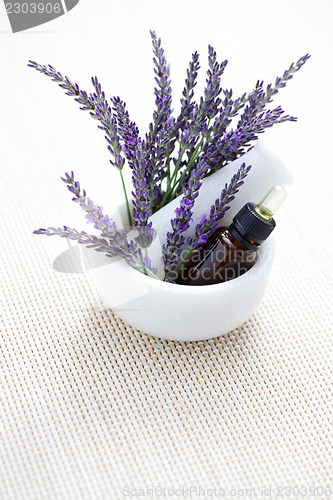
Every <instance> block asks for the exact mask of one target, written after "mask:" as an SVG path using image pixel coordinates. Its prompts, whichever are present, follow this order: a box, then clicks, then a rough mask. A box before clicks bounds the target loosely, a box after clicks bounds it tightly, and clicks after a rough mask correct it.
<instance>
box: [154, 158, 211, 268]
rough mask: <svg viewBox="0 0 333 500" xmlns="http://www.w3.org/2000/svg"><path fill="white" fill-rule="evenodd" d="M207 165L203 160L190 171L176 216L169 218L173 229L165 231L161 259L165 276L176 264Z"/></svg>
mask: <svg viewBox="0 0 333 500" xmlns="http://www.w3.org/2000/svg"><path fill="white" fill-rule="evenodd" d="M207 169H208V166H207V164H206V163H205V162H204V161H200V162H199V165H198V166H197V167H196V168H195V169H193V170H192V171H191V174H190V177H189V181H188V183H187V184H186V186H184V188H183V195H184V196H183V198H182V199H181V201H180V206H179V207H177V208H176V210H175V214H176V217H175V218H174V219H172V220H171V227H172V229H173V231H172V232H171V231H170V232H168V233H167V242H166V244H165V245H163V248H162V251H163V260H164V270H165V274H166V276H167V275H168V274H169V273H170V272H171V271H172V270H173V269H174V268H175V267H176V266H177V263H178V260H179V255H180V254H181V252H182V247H183V245H184V243H185V237H184V234H183V233H184V232H185V231H186V230H187V229H188V228H189V227H190V221H191V220H192V213H193V212H192V208H193V206H194V202H195V199H196V198H197V196H198V195H199V189H200V187H201V185H202V179H203V178H204V177H205V175H206V172H207Z"/></svg>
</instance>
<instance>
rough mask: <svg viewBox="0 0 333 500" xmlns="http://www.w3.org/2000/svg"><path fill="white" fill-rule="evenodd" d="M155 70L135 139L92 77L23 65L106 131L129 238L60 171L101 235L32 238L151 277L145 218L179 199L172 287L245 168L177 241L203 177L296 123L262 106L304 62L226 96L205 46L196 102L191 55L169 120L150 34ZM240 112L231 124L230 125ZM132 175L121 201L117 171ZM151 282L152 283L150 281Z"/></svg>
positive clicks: (117, 102)
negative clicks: (148, 107)
mask: <svg viewBox="0 0 333 500" xmlns="http://www.w3.org/2000/svg"><path fill="white" fill-rule="evenodd" d="M151 38H152V44H153V54H154V57H153V62H154V73H155V83H156V85H155V90H154V94H155V110H154V113H153V119H152V122H151V123H150V125H149V130H148V132H147V133H146V134H145V136H144V137H143V136H141V135H140V132H139V130H138V127H137V126H136V124H135V122H133V121H131V119H130V116H129V113H128V111H127V108H126V104H125V102H123V101H122V100H121V99H120V98H119V97H112V98H111V99H110V100H108V99H107V98H106V96H105V93H104V91H103V90H102V87H101V84H100V83H99V81H98V79H97V77H93V78H92V86H93V92H92V93H87V92H86V91H84V90H81V89H80V87H79V85H78V84H77V83H72V81H71V80H70V79H69V78H68V77H67V76H62V75H61V73H59V72H58V71H57V70H56V69H55V68H53V67H52V66H50V65H49V66H43V65H40V64H38V63H36V62H34V61H29V66H31V67H32V68H35V69H36V70H37V71H39V72H40V73H43V74H44V75H46V76H48V77H50V78H51V79H52V80H53V81H54V82H57V83H58V84H59V86H60V87H61V88H63V89H64V90H65V91H66V94H67V95H69V96H71V97H73V98H74V100H75V101H76V102H77V103H78V104H79V105H80V109H81V110H83V111H89V114H90V116H91V117H92V118H94V119H95V120H96V121H97V125H98V128H99V129H101V130H102V131H103V132H104V134H105V139H106V142H107V147H108V150H109V153H110V155H111V159H110V163H111V165H113V166H114V167H116V168H117V170H118V171H119V174H120V180H121V185H122V188H123V191H124V197H125V201H126V207H127V215H128V220H129V223H130V225H131V226H133V232H134V235H135V236H134V238H133V237H132V238H129V235H128V233H127V231H126V230H125V229H119V228H118V227H117V225H116V223H115V222H114V221H113V220H112V219H111V218H110V217H109V216H108V215H107V214H104V213H103V210H102V207H100V206H98V205H95V204H94V202H93V201H92V200H91V199H90V198H88V197H87V194H86V191H85V190H83V189H81V186H80V184H79V182H78V181H77V180H75V178H74V173H73V172H71V173H66V174H65V176H64V177H63V178H62V180H63V181H64V183H65V184H66V185H67V188H68V190H69V191H70V192H71V193H72V195H73V201H74V202H76V203H78V204H79V205H80V207H81V209H82V210H83V211H84V212H86V219H87V220H88V222H90V223H92V224H93V226H94V228H95V229H96V230H97V231H98V232H99V236H96V235H92V234H88V233H86V232H85V231H77V230H75V229H72V228H70V227H67V226H64V227H63V228H54V227H49V228H47V229H38V230H37V231H34V233H35V234H45V235H47V236H53V235H58V236H60V237H63V238H68V239H71V240H76V241H77V242H78V243H81V244H83V245H85V246H87V247H88V248H94V249H95V250H96V251H98V252H104V253H105V254H106V255H107V256H108V257H114V256H120V257H121V258H123V259H124V260H125V261H126V262H127V263H128V264H129V265H130V266H132V267H134V268H135V269H137V270H138V271H140V272H143V273H144V274H146V275H148V276H151V277H154V278H157V276H156V269H154V268H153V266H152V262H151V260H150V259H149V257H148V248H149V247H150V245H151V243H152V241H153V235H154V228H153V227H152V222H150V221H149V218H150V216H151V215H152V214H153V213H154V212H156V211H158V210H159V209H160V208H162V207H163V206H164V205H166V204H167V203H169V202H170V201H172V200H173V199H175V198H177V197H180V203H179V206H178V207H177V208H176V210H175V213H174V217H173V219H172V220H171V221H170V231H168V233H167V235H166V243H165V244H164V245H163V248H162V253H163V262H164V280H165V281H172V279H173V278H174V277H175V275H176V273H177V269H178V268H179V266H180V265H181V263H182V262H183V261H184V260H185V259H186V257H188V256H189V254H190V253H192V252H193V251H194V250H199V249H200V248H201V246H202V245H203V244H204V243H205V242H206V241H207V239H208V237H209V236H210V234H211V233H212V232H213V231H214V230H215V229H216V228H217V227H218V225H219V224H220V221H221V219H222V218H223V216H224V214H225V213H226V211H227V210H228V209H229V205H230V203H231V201H232V200H233V199H234V198H235V195H236V194H237V192H238V190H239V188H240V187H241V186H242V184H243V183H244V180H245V178H246V176H247V174H248V172H249V171H250V169H251V165H246V164H245V163H243V164H242V165H241V166H240V168H239V169H238V171H237V173H236V174H235V175H234V176H233V177H232V179H230V182H229V184H226V185H225V187H224V189H223V190H222V192H221V195H220V197H219V198H218V199H216V200H212V206H211V208H210V211H209V214H208V215H207V214H203V215H202V217H201V218H200V219H199V221H198V223H197V225H196V227H195V234H194V236H193V237H187V238H186V237H185V231H186V230H187V229H188V228H189V226H190V222H191V221H192V213H193V212H192V209H193V206H194V203H195V199H196V197H197V196H198V194H199V190H200V187H201V185H202V180H203V179H204V178H205V177H207V176H209V175H211V174H213V173H214V172H216V171H217V170H219V169H221V168H223V167H224V166H226V165H227V164H228V163H229V162H231V161H233V160H235V159H236V158H238V157H240V156H241V155H243V154H244V153H246V152H248V151H249V150H250V149H251V148H252V147H253V145H254V143H255V141H256V140H257V139H258V134H261V133H263V132H264V131H265V130H266V128H269V127H272V126H273V125H275V124H277V123H282V122H285V121H296V118H295V117H293V116H289V115H286V114H285V113H284V111H283V109H282V108H281V107H280V106H278V107H276V108H274V109H267V105H268V104H269V103H271V102H272V98H273V96H275V95H276V94H277V93H278V91H279V90H280V89H281V88H283V87H285V85H286V83H287V81H288V80H290V79H291V78H292V77H293V75H294V73H296V72H297V71H298V70H299V69H300V68H301V67H302V66H303V64H305V62H306V61H307V60H308V59H309V57H310V56H309V55H308V54H306V55H305V56H303V57H301V58H300V59H299V60H298V61H297V62H296V63H293V64H291V66H290V67H289V69H287V70H286V71H285V72H284V73H283V75H282V77H277V78H276V80H275V83H274V84H268V85H264V82H263V81H258V82H257V83H256V85H255V87H254V89H253V90H252V91H251V92H249V93H244V94H243V95H241V96H240V97H236V98H235V97H234V96H233V91H232V90H231V89H223V88H222V87H221V77H222V75H223V73H224V70H225V68H226V66H227V61H226V60H225V61H223V62H221V63H219V62H218V61H217V55H216V52H215V50H214V48H213V47H212V46H210V45H209V46H208V71H207V79H206V87H205V89H204V93H203V95H202V96H201V97H200V99H199V101H198V102H196V101H195V100H194V88H195V86H196V83H197V75H198V71H199V69H200V63H199V55H198V53H197V52H195V53H194V54H192V58H191V61H190V63H189V67H188V69H187V77H186V80H185V86H184V90H183V93H182V98H181V101H180V103H181V110H180V113H179V115H178V117H175V116H174V115H173V110H172V90H171V79H170V68H169V65H168V63H167V61H166V58H165V55H164V50H163V48H162V46H161V39H160V38H158V37H157V36H156V34H155V32H154V31H151ZM240 112H241V114H240V116H239V117H238V119H237V118H236V117H237V116H238V115H239V113H240ZM124 166H126V167H125V168H130V169H131V173H132V183H133V188H132V189H133V190H132V191H131V195H132V197H131V198H132V199H131V200H130V199H129V196H128V194H127V189H126V186H125V182H124V177H123V174H122V170H123V168H124ZM157 279H158V278H157Z"/></svg>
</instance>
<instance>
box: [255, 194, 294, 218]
mask: <svg viewBox="0 0 333 500" xmlns="http://www.w3.org/2000/svg"><path fill="white" fill-rule="evenodd" d="M286 198H287V191H286V189H285V188H284V187H283V186H274V187H272V189H270V190H269V191H268V193H267V194H266V195H265V196H264V197H263V199H262V200H261V201H260V202H259V203H258V204H257V205H256V206H255V207H254V210H255V211H256V212H257V214H258V215H260V217H262V218H263V219H265V220H270V219H271V218H272V217H273V215H274V214H275V212H276V211H277V209H278V208H280V206H281V205H282V203H283V202H284V200H285V199H286Z"/></svg>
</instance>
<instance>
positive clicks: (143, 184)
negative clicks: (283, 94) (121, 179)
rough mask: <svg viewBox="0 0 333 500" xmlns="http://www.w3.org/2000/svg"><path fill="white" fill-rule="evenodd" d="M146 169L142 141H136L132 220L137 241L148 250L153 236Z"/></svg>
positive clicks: (146, 164)
mask: <svg viewBox="0 0 333 500" xmlns="http://www.w3.org/2000/svg"><path fill="white" fill-rule="evenodd" d="M147 169H148V163H147V159H146V152H145V149H144V147H143V143H142V141H141V140H138V142H137V149H136V156H135V159H134V161H133V169H132V182H133V187H134V191H132V195H133V202H132V203H133V214H132V218H133V221H134V224H135V230H136V231H137V232H138V233H139V236H138V237H137V241H138V243H139V245H140V246H142V247H143V248H148V247H149V246H150V245H151V243H152V241H153V235H154V230H153V228H152V223H151V222H149V223H148V219H149V217H150V216H151V214H152V211H151V208H150V203H151V200H150V186H149V184H148V181H147Z"/></svg>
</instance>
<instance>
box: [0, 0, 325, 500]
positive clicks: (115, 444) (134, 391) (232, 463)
mask: <svg viewBox="0 0 333 500" xmlns="http://www.w3.org/2000/svg"><path fill="white" fill-rule="evenodd" d="M1 7H2V9H3V4H1V5H0V8H1ZM3 14H4V13H3V10H2V11H1V10H0V23H1V25H0V29H1V31H2V32H1V33H0V44H1V47H0V49H1V50H0V63H1V83H0V89H1V99H0V131H1V136H0V137H1V146H0V193H1V196H0V225H1V231H2V237H1V240H0V256H1V257H0V259H1V260H0V274H1V285H0V301H1V313H0V314H1V316H0V332H1V334H0V398H1V399H0V418H1V426H0V441H1V443H0V497H1V500H2V498H4V499H5V500H22V499H24V500H25V499H29V500H39V499H42V500H54V499H61V500H64V499H66V500H77V499H80V500H86V499H87V500H88V499H89V500H91V499H94V500H109V499H111V500H113V499H115V500H118V499H120V498H126V496H125V494H126V492H127V491H128V490H124V487H127V486H129V487H131V488H136V489H137V490H138V489H139V488H154V487H156V486H159V485H160V486H161V487H167V488H179V487H180V488H181V487H182V486H185V487H189V486H190V485H191V483H192V484H193V485H194V486H195V485H196V486H197V487H198V486H201V487H202V488H214V487H217V488H218V487H220V488H224V489H225V490H226V491H228V492H230V490H231V489H232V488H234V489H238V488H243V489H245V488H253V489H254V490H255V492H256V496H257V497H260V495H261V491H262V488H263V487H265V488H266V487H267V488H271V493H270V496H271V498H276V497H277V493H278V490H277V488H278V487H279V486H281V487H282V488H287V487H288V486H289V487H294V486H298V487H303V488H305V490H306V488H308V489H307V490H306V491H307V493H308V496H309V492H310V491H311V490H309V488H310V487H319V486H321V487H325V486H327V485H330V484H331V481H332V431H331V420H332V398H331V389H332V384H331V372H332V337H331V335H332V324H333V318H332V310H333V308H332V283H333V279H332V262H333V259H332V236H331V232H329V231H328V230H327V227H328V224H329V223H330V217H329V216H330V214H331V210H332V203H331V198H332V165H331V152H330V148H331V135H332V129H331V117H332V111H333V109H332V107H333V103H332V99H331V82H332V64H331V47H332V41H333V40H332V30H331V20H332V3H331V2H330V1H320V2H319V1H318V2H312V1H293V2H290V1H289V0H288V1H282V2H281V1H280V2H278V3H275V4H274V5H271V4H268V3H267V2H266V1H253V2H248V1H245V0H239V1H237V2H233V3H231V2H224V1H220V0H219V1H212V2H209V3H207V4H203V3H202V2H192V1H191V2H189V1H188V0H182V1H181V2H179V1H177V2H176V1H171V2H168V3H165V2H163V3H162V2H152V1H142V2H138V1H136V0H135V1H134V0H132V1H123V2H110V1H109V0H98V2H92V1H88V0H81V1H80V3H79V5H78V6H77V7H76V8H75V9H73V10H72V11H71V12H70V13H68V14H67V15H65V16H63V17H61V18H59V19H58V20H56V21H54V22H52V23H50V24H49V25H45V26H43V27H39V28H38V29H36V30H34V31H33V32H27V33H21V34H17V35H12V34H10V33H3V32H4V31H8V29H9V26H8V23H7V19H6V17H5V16H4V15H3ZM150 28H154V29H156V31H157V32H158V33H159V34H160V35H161V36H162V38H163V44H164V46H165V49H166V53H167V57H168V59H169V61H170V62H171V69H172V77H173V88H174V92H175V93H174V95H175V99H174V106H175V108H176V109H178V107H179V105H178V99H179V97H180V93H181V90H182V86H183V80H184V78H185V66H186V65H187V62H188V60H189V59H190V55H191V53H192V51H193V50H195V49H197V50H198V51H199V52H200V53H201V55H202V59H201V60H202V66H203V72H202V79H201V83H200V85H198V90H200V89H202V88H203V81H204V76H203V74H204V71H205V69H206V62H205V59H206V55H205V54H206V47H207V44H208V43H209V42H210V43H212V44H213V45H215V47H216V50H217V51H218V54H219V56H220V58H221V59H224V58H227V59H229V66H228V67H227V70H226V73H225V78H224V81H225V85H226V86H228V87H229V86H233V87H234V89H235V91H236V93H237V94H238V93H242V92H243V91H246V90H249V88H252V87H253V85H254V84H255V82H256V80H257V79H258V78H263V79H265V80H266V81H267V82H271V81H273V80H274V79H275V77H276V76H277V75H278V74H281V73H282V72H283V71H284V69H285V68H286V67H287V66H288V65H289V64H290V63H291V62H292V61H295V60H296V59H297V58H298V57H300V56H301V55H303V54H305V53H306V52H309V53H311V54H312V57H311V59H310V60H309V61H308V63H307V64H306V66H305V67H304V68H303V69H302V70H301V71H300V72H299V73H298V74H297V75H296V76H295V78H294V80H292V81H291V82H289V84H288V85H287V88H286V89H283V90H282V91H281V93H280V94H279V96H278V97H277V99H276V100H275V102H276V103H277V104H281V105H282V106H283V108H284V109H285V110H286V111H287V112H288V113H290V114H295V115H296V116H299V122H298V124H294V123H291V124H283V125H281V126H279V127H277V128H276V129H275V131H274V130H272V131H269V132H268V133H267V135H266V136H265V140H266V141H267V143H269V145H270V147H272V148H273V150H274V151H275V152H276V154H277V155H278V156H279V157H281V159H282V160H283V161H284V163H285V164H286V165H287V166H288V168H289V169H290V170H291V171H292V172H293V173H294V174H295V177H296V183H295V185H294V186H293V187H292V188H290V190H289V197H288V200H287V202H286V203H285V205H284V207H283V208H281V210H279V214H277V217H276V219H277V223H278V226H277V228H276V230H275V241H276V259H275V264H274V266H273V270H272V275H271V280H270V286H269V287H268V289H267V292H266V294H265V298H264V300H263V301H262V303H261V305H260V307H259V308H258V310H257V312H256V313H255V315H254V316H253V318H252V319H251V320H250V321H247V322H246V323H245V324H244V325H242V327H241V328H238V329H237V330H234V331H233V332H230V333H229V334H228V335H226V336H224V337H218V338H215V339H213V340H209V341H203V342H190V343H178V342H167V341H163V342H159V341H155V340H154V339H152V338H151V337H150V336H148V335H146V334H145V333H144V332H141V333H140V332H137V331H134V330H133V329H131V328H130V327H128V326H126V325H124V323H123V322H122V321H121V320H119V319H117V318H116V317H115V316H114V315H113V313H112V311H111V310H110V309H109V308H107V307H106V305H105V304H103V303H102V302H101V301H100V299H99V297H98V294H97V292H96V290H95V289H94V287H93V285H92V283H91V282H90V281H89V279H88V278H86V277H82V276H80V275H76V276H68V275H63V274H62V275H60V274H57V273H55V272H54V271H53V270H52V269H51V266H52V262H53V260H54V258H55V257H56V256H57V255H59V253H60V252H61V251H62V250H64V249H65V248H66V247H67V244H66V242H65V241H63V240H56V239H46V238H42V237H34V236H33V235H32V234H31V231H32V230H33V229H34V228H37V227H43V226H45V225H63V224H68V225H73V226H76V227H77V228H78V229H79V228H84V224H83V219H82V214H81V213H80V211H79V210H78V207H77V206H75V205H74V204H73V203H72V202H71V201H70V197H69V195H68V193H67V192H66V188H65V186H64V185H63V183H62V182H61V181H60V180H59V177H60V176H61V175H63V173H64V171H65V170H70V169H73V170H75V172H76V175H77V178H78V179H79V180H80V181H81V183H82V186H83V187H85V188H87V191H88V194H89V195H90V196H91V197H92V199H94V201H95V202H96V203H98V204H101V205H103V206H104V207H105V209H106V211H110V212H111V211H112V209H113V208H114V207H115V206H116V205H117V204H118V202H119V201H121V200H120V197H121V194H120V189H119V186H120V182H119V178H118V176H117V173H116V172H114V171H113V170H112V169H111V167H110V166H109V165H108V153H107V151H106V147H105V143H104V139H103V136H102V134H101V133H100V131H98V130H97V128H96V126H95V123H93V121H92V120H91V119H90V118H89V117H88V116H84V115H83V113H82V112H80V111H79V110H78V108H77V106H76V104H75V103H74V102H72V101H71V99H70V98H68V97H66V96H65V95H64V94H63V92H62V91H61V90H60V89H59V88H57V87H56V85H55V84H53V83H52V82H51V81H49V80H48V79H46V78H45V77H43V76H42V75H39V74H37V73H36V72H34V71H33V70H32V69H28V68H27V67H26V62H27V60H28V59H35V60H37V61H39V62H41V63H49V62H50V63H51V64H53V65H54V66H56V67H58V68H59V70H61V71H63V72H64V73H66V74H68V75H70V76H71V77H72V78H73V80H75V81H78V82H79V83H80V84H82V86H83V88H84V87H87V88H88V87H89V76H90V75H95V74H97V75H99V77H100V79H101V81H102V82H103V83H104V87H105V89H106V91H107V92H108V93H110V94H112V93H114V94H120V95H121V96H122V97H123V98H124V99H125V100H126V101H127V102H128V106H129V110H130V112H131V115H132V116H133V118H134V119H136V120H137V122H138V125H139V126H140V127H141V128H142V129H143V130H144V129H145V128H147V125H148V123H149V121H150V118H151V114H152V110H153V105H154V102H153V101H154V99H153V94H152V90H153V71H152V64H151V45H150V39H149V33H148V30H149V29H150ZM305 490H304V489H303V490H302V492H304V491H305ZM285 491H287V490H285ZM312 491H314V490H312ZM318 491H319V490H317V493H318ZM166 496H169V497H170V496H171V495H170V494H169V495H166ZM229 496H230V495H229ZM234 496H235V492H234ZM238 496H241V494H239V495H238ZM242 496H243V497H244V496H245V495H244V494H243V495H242ZM252 496H253V495H252ZM317 496H320V493H318V495H317ZM197 497H198V495H197ZM193 498H195V496H193ZM199 498H200V497H199Z"/></svg>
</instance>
